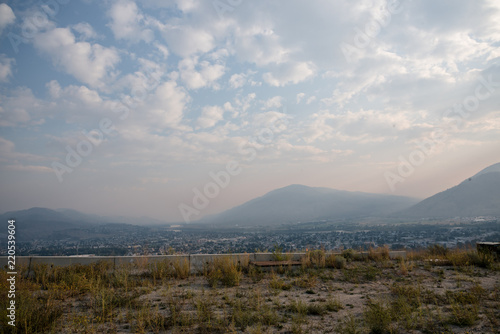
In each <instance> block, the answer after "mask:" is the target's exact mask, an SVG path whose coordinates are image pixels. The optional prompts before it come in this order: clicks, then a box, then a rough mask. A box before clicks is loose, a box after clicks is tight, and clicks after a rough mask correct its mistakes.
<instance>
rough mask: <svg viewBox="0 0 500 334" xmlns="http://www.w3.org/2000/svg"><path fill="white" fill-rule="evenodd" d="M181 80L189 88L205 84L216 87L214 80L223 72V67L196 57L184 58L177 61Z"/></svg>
mask: <svg viewBox="0 0 500 334" xmlns="http://www.w3.org/2000/svg"><path fill="white" fill-rule="evenodd" d="M179 72H180V77H181V80H182V81H183V82H184V83H185V84H186V86H187V87H188V88H189V89H198V88H202V87H205V86H209V87H212V88H218V86H217V85H216V81H217V80H218V79H219V78H220V77H221V76H222V75H223V74H224V72H225V67H224V65H221V64H211V63H209V62H208V61H205V60H204V61H201V62H198V58H196V57H194V58H185V59H183V60H181V61H180V62H179Z"/></svg>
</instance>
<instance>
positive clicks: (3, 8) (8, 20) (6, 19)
mask: <svg viewBox="0 0 500 334" xmlns="http://www.w3.org/2000/svg"><path fill="white" fill-rule="evenodd" d="M15 20H16V15H14V12H13V11H12V8H10V7H9V5H7V4H6V3H2V4H0V33H2V30H3V29H4V28H5V27H6V26H8V25H9V24H12V23H14V21H15Z"/></svg>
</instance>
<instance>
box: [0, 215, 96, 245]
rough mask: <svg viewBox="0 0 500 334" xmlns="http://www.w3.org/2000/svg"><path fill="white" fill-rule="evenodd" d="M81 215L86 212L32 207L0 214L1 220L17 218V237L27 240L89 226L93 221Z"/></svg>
mask: <svg viewBox="0 0 500 334" xmlns="http://www.w3.org/2000/svg"><path fill="white" fill-rule="evenodd" d="M81 215H84V214H82V213H78V215H74V214H69V213H68V212H58V211H56V210H51V209H46V208H31V209H27V210H20V211H10V212H6V213H4V214H2V215H0V220H1V221H7V220H8V219H15V220H16V239H17V240H20V241H26V240H31V239H35V238H37V239H43V238H46V237H48V236H50V235H51V234H53V233H54V232H58V231H63V230H67V229H74V228H82V227H88V226H89V224H91V222H90V221H89V219H82V216H81Z"/></svg>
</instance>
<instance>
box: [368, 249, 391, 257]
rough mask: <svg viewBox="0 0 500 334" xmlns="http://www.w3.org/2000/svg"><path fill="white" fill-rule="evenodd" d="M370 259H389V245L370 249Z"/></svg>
mask: <svg viewBox="0 0 500 334" xmlns="http://www.w3.org/2000/svg"><path fill="white" fill-rule="evenodd" d="M368 259H369V260H372V261H383V260H389V247H388V246H384V247H378V248H375V249H374V248H371V247H370V249H369V250H368Z"/></svg>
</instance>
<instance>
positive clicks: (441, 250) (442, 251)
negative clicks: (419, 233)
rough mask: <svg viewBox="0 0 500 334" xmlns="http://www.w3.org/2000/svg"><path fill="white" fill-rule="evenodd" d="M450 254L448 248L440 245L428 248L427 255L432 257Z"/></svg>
mask: <svg viewBox="0 0 500 334" xmlns="http://www.w3.org/2000/svg"><path fill="white" fill-rule="evenodd" d="M448 252H449V250H448V248H446V247H444V246H442V245H438V244H434V245H430V246H429V247H427V253H428V254H429V255H432V256H446V255H448Z"/></svg>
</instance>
